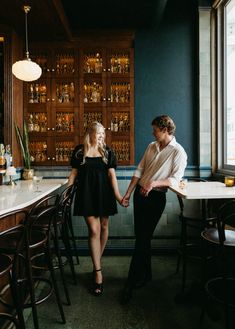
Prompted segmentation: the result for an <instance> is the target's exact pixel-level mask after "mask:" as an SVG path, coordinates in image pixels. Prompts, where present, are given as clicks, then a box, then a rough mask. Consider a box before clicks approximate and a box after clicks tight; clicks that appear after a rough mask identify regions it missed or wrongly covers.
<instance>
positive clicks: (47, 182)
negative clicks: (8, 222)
mask: <svg viewBox="0 0 235 329" xmlns="http://www.w3.org/2000/svg"><path fill="white" fill-rule="evenodd" d="M67 181H68V180H67V179H43V180H42V181H41V182H40V184H39V190H40V192H36V186H35V183H34V182H33V181H32V180H19V181H17V182H16V183H17V185H15V186H10V185H1V186H0V217H1V216H3V215H5V214H7V213H8V212H11V211H14V210H18V209H24V208H26V207H29V206H30V205H32V204H33V203H35V202H37V201H39V200H40V199H42V198H43V197H45V196H47V195H48V194H50V193H52V192H54V191H56V190H57V189H58V188H60V187H61V186H62V185H65V184H66V183H67Z"/></svg>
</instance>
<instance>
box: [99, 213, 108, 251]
mask: <svg viewBox="0 0 235 329" xmlns="http://www.w3.org/2000/svg"><path fill="white" fill-rule="evenodd" d="M100 222H101V232H100V254H101V256H102V255H103V252H104V249H105V246H106V243H107V241H108V236H109V218H108V217H101V218H100Z"/></svg>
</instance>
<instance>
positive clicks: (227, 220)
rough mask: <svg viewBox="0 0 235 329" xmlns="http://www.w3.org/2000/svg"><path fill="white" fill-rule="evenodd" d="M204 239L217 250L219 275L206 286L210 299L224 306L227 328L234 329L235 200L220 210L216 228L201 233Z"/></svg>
mask: <svg viewBox="0 0 235 329" xmlns="http://www.w3.org/2000/svg"><path fill="white" fill-rule="evenodd" d="M201 236H202V238H203V239H204V240H205V241H206V242H207V244H209V245H214V246H215V247H216V249H217V264H218V265H220V269H219V275H218V276H216V277H212V278H210V279H209V280H208V281H207V282H206V284H205V291H206V294H207V296H208V297H209V298H211V299H212V300H214V301H215V302H217V303H219V304H221V305H223V308H224V315H225V328H226V329H232V328H234V323H233V326H232V324H231V323H230V314H229V313H230V312H229V311H230V309H231V308H233V309H234V308H235V269H234V255H235V200H232V201H230V202H226V203H225V204H224V205H222V206H221V207H220V209H219V210H218V215H217V221H216V227H214V228H208V229H205V230H203V231H202V232H201Z"/></svg>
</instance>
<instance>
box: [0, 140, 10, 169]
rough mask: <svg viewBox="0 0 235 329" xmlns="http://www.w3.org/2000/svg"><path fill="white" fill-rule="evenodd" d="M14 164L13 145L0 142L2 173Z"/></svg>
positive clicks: (0, 166)
mask: <svg viewBox="0 0 235 329" xmlns="http://www.w3.org/2000/svg"><path fill="white" fill-rule="evenodd" d="M10 166H12V155H11V146H10V145H6V146H5V145H4V144H0V174H4V173H5V172H6V169H7V168H8V167H10Z"/></svg>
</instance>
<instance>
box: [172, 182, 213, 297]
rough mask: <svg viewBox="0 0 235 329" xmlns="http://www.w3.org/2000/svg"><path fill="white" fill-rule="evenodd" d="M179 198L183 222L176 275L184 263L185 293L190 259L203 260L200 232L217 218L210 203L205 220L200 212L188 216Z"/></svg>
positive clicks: (182, 287) (182, 290)
mask: <svg viewBox="0 0 235 329" xmlns="http://www.w3.org/2000/svg"><path fill="white" fill-rule="evenodd" d="M188 180H189V181H192V182H206V180H205V179H202V178H189V179H188ZM177 198H178V202H179V206H180V214H179V220H180V222H181V233H180V245H179V248H178V258H177V266H176V273H178V272H179V269H180V265H181V262H182V283H181V292H182V293H183V292H184V291H185V286H186V277H187V262H188V260H189V259H199V260H201V259H202V255H203V247H202V243H201V239H200V232H201V231H202V230H203V228H204V227H205V226H207V225H210V224H211V223H213V221H214V219H215V217H214V215H211V212H212V211H211V208H212V203H211V202H208V203H207V205H206V207H207V218H203V217H202V214H201V213H198V211H197V213H196V214H194V213H193V215H192V211H190V214H187V213H186V211H185V204H184V201H183V199H182V198H181V197H180V196H179V195H177Z"/></svg>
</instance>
